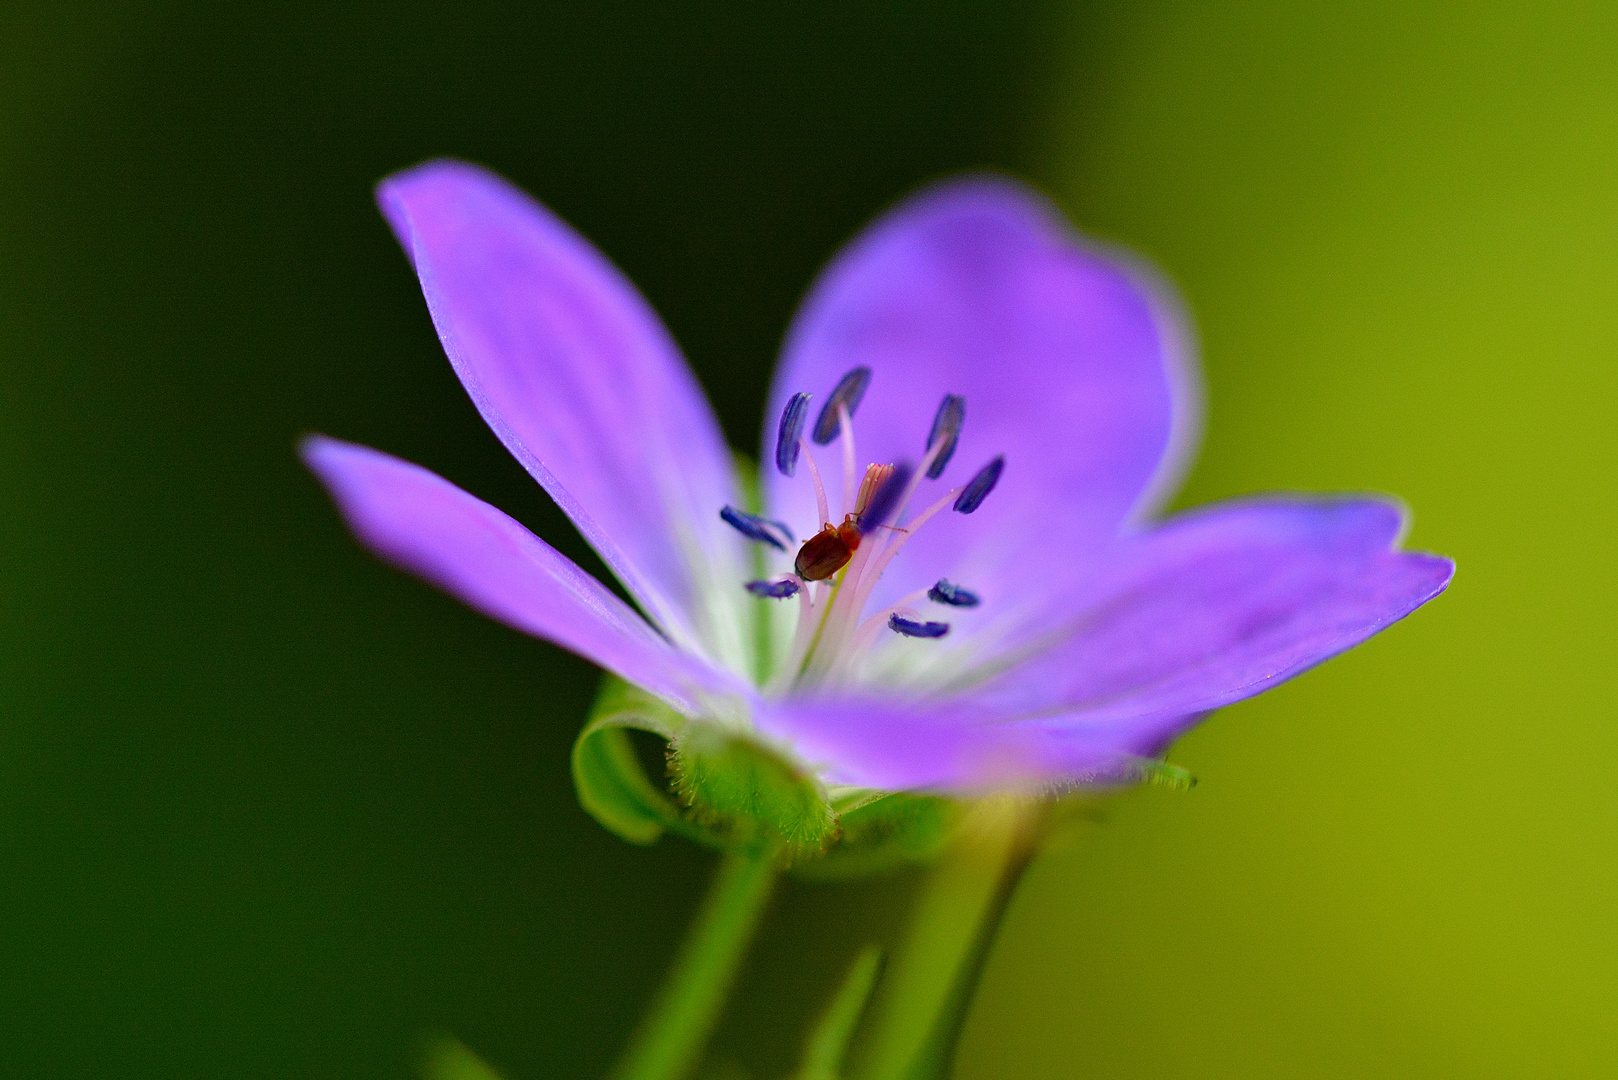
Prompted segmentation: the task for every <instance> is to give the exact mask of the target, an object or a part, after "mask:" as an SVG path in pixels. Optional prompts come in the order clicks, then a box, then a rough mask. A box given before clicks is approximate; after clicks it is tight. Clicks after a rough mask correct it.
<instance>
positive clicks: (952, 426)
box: [927, 394, 966, 480]
mask: <svg viewBox="0 0 1618 1080" xmlns="http://www.w3.org/2000/svg"><path fill="white" fill-rule="evenodd" d="M965 422H966V399H965V398H964V397H961V396H960V395H959V394H945V395H944V400H943V402H942V403H941V404H940V405H939V406H938V415H937V416H935V417H933V430H932V431H931V432H929V433H928V435H927V449H929V450H931V449H932V448H933V446H934V445H935V444H937V443H942V444H943V448H942V449H940V450H939V451H938V453H937V454H935V455H934V456H933V463H932V464H931V465H929V466H927V479H929V480H937V479H938V478H939V477H940V476H942V475H944V466H946V465H948V464H949V459H950V458H951V457H953V456H955V444H956V443H957V442H958V441H959V440H960V438H961V425H962V424H964V423H965Z"/></svg>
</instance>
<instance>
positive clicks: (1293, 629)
mask: <svg viewBox="0 0 1618 1080" xmlns="http://www.w3.org/2000/svg"><path fill="white" fill-rule="evenodd" d="M1403 531H1404V514H1403V511H1402V510H1401V508H1400V507H1399V506H1397V505H1394V504H1392V503H1388V502H1384V501H1381V500H1373V499H1335V500H1328V499H1304V498H1295V499H1269V500H1263V501H1250V502H1239V503H1233V504H1227V505H1222V506H1217V507H1213V508H1210V509H1206V510H1201V511H1196V512H1193V513H1189V514H1184V515H1181V516H1179V517H1177V518H1174V519H1172V520H1170V521H1169V522H1167V523H1166V524H1164V525H1163V526H1162V527H1160V528H1159V529H1157V530H1156V531H1154V532H1153V533H1151V534H1149V535H1147V536H1145V537H1142V538H1140V539H1139V540H1138V541H1135V542H1134V543H1132V544H1131V545H1129V550H1127V551H1126V552H1124V553H1123V554H1122V555H1121V556H1120V559H1119V562H1118V564H1117V565H1116V566H1115V567H1113V568H1111V569H1110V570H1109V571H1107V572H1106V573H1105V574H1103V575H1102V577H1101V580H1100V581H1099V582H1098V585H1097V587H1096V589H1095V590H1094V592H1093V594H1092V596H1091V598H1090V599H1089V601H1088V602H1086V603H1084V604H1083V605H1082V607H1081V608H1079V609H1078V610H1077V612H1076V614H1073V615H1071V616H1070V617H1069V619H1068V622H1067V626H1066V628H1065V630H1063V631H1062V632H1061V634H1060V636H1059V637H1058V638H1057V639H1056V640H1054V641H1051V640H1050V639H1047V642H1046V645H1047V647H1045V648H1044V649H1043V650H1042V651H1040V652H1039V653H1038V654H1037V655H1033V656H1032V657H1031V658H1030V659H1028V660H1026V661H1024V662H1022V663H1020V664H1015V665H1013V666H1010V667H1009V668H1007V670H1005V671H1004V672H1003V673H1001V674H999V675H997V676H995V677H993V678H991V679H989V680H988V681H987V682H985V683H983V684H982V685H980V686H979V687H977V688H975V689H973V690H972V691H970V693H971V694H972V695H973V696H974V697H975V698H977V699H978V700H980V701H983V702H985V703H992V704H993V706H994V707H995V708H996V709H998V710H1000V711H1002V712H1003V713H1006V714H1010V715H1025V716H1026V715H1043V716H1054V715H1060V716H1061V717H1062V719H1061V720H1060V722H1059V724H1058V726H1060V727H1062V728H1064V729H1065V730H1068V731H1070V732H1075V733H1078V732H1101V731H1104V730H1112V729H1116V728H1117V727H1118V726H1119V725H1123V726H1131V725H1134V726H1135V727H1136V729H1137V731H1138V733H1139V734H1138V736H1132V739H1134V740H1135V741H1136V742H1137V743H1139V742H1140V740H1144V741H1145V744H1150V743H1151V742H1152V740H1153V739H1156V740H1158V741H1159V742H1161V741H1162V740H1163V739H1165V738H1168V737H1170V735H1172V734H1173V733H1174V732H1175V731H1177V730H1178V729H1177V728H1176V727H1175V725H1176V724H1177V723H1181V721H1182V718H1184V717H1187V716H1189V715H1191V714H1194V713H1200V712H1203V711H1206V710H1209V709H1214V708H1217V707H1219V706H1221V705H1228V704H1230V703H1231V702H1233V701H1239V700H1241V699H1242V698H1246V697H1251V696H1253V695H1254V694H1257V693H1260V692H1262V691H1264V690H1267V689H1269V688H1270V687H1272V686H1274V685H1276V684H1277V683H1280V682H1282V681H1284V680H1286V679H1289V678H1291V677H1293V676H1294V675H1297V674H1299V673H1301V672H1303V671H1305V670H1307V669H1308V668H1310V667H1313V666H1314V665H1315V664H1318V663H1320V662H1321V661H1322V660H1325V659H1327V658H1329V657H1331V656H1334V655H1336V654H1337V653H1340V652H1342V651H1343V650H1345V649H1347V648H1350V647H1351V646H1354V645H1357V644H1359V643H1360V642H1362V641H1364V640H1365V639H1366V638H1368V637H1370V636H1371V635H1372V634H1375V633H1376V632H1377V631H1379V630H1382V629H1383V628H1385V627H1387V626H1388V625H1389V624H1391V623H1393V622H1395V621H1397V620H1399V619H1402V618H1403V617H1404V616H1406V615H1408V614H1410V612H1412V611H1414V610H1415V609H1416V608H1418V607H1420V606H1421V605H1422V604H1424V603H1426V602H1427V601H1428V600H1431V599H1432V598H1433V597H1434V596H1437V595H1438V594H1439V593H1440V592H1442V591H1443V590H1444V588H1445V587H1446V586H1447V585H1448V584H1449V580H1450V577H1451V576H1452V574H1453V573H1454V564H1453V563H1451V562H1450V561H1449V560H1448V559H1442V558H1439V557H1437V556H1433V555H1426V554H1421V553H1416V552H1400V551H1397V550H1395V546H1396V544H1397V542H1398V539H1399V537H1400V536H1401V535H1402V534H1403ZM998 662H999V663H1002V664H1003V663H1004V661H1003V659H1002V660H1001V661H998ZM972 677H973V676H972V675H967V676H966V678H972ZM979 677H981V673H979ZM1165 724H1166V725H1167V727H1164V725H1165ZM1137 752H1146V751H1144V750H1140V751H1137Z"/></svg>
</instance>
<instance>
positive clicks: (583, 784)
mask: <svg viewBox="0 0 1618 1080" xmlns="http://www.w3.org/2000/svg"><path fill="white" fill-rule="evenodd" d="M685 725H686V719H685V717H683V716H681V715H680V714H679V713H677V712H675V711H674V710H673V709H671V708H669V707H668V706H667V705H665V704H664V703H663V702H661V701H659V700H658V699H657V698H655V697H653V696H652V695H651V694H648V693H647V692H646V691H644V690H642V689H641V688H640V687H638V686H633V685H631V684H629V683H626V682H624V681H623V680H622V679H619V678H616V677H615V676H612V675H607V676H605V677H603V678H602V680H601V691H600V693H598V694H597V695H596V703H595V706H594V707H593V708H592V709H591V710H590V719H589V721H588V722H586V723H585V725H584V730H583V731H581V732H579V737H578V740H577V741H575V742H574V744H573V788H574V790H575V791H576V792H577V793H578V797H579V805H580V806H582V807H584V809H585V811H586V812H587V813H588V814H589V815H590V816H591V817H593V818H595V819H596V820H597V821H599V822H600V823H601V824H602V825H604V826H606V828H607V829H608V830H609V831H611V832H613V833H616V834H617V835H618V836H620V837H622V838H623V839H625V840H628V841H629V842H630V843H631V844H650V843H653V842H654V841H656V840H657V839H658V837H660V836H662V835H663V833H664V832H667V831H670V830H673V831H676V832H685V831H686V828H685V822H684V821H683V820H682V816H681V813H680V808H679V807H678V806H677V805H676V804H675V802H674V800H672V799H670V798H669V796H668V793H667V792H666V791H664V790H662V789H661V788H660V787H659V786H658V785H656V784H654V783H652V782H651V781H650V780H648V779H647V778H646V772H645V770H644V769H642V768H641V765H640V761H639V759H638V758H636V756H635V748H634V746H633V745H632V744H631V743H630V741H629V731H630V730H636V731H649V732H651V733H652V734H654V735H659V736H661V737H662V738H664V739H666V740H669V741H673V739H674V738H675V737H676V736H677V735H679V733H680V731H681V730H682V729H683V728H684V727H685Z"/></svg>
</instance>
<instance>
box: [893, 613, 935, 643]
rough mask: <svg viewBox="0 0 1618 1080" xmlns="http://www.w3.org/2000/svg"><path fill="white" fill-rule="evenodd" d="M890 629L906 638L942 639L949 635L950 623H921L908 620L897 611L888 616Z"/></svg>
mask: <svg viewBox="0 0 1618 1080" xmlns="http://www.w3.org/2000/svg"><path fill="white" fill-rule="evenodd" d="M888 629H889V630H892V631H893V632H894V633H896V634H903V635H904V636H905V637H919V638H941V637H943V636H944V635H945V634H947V633H949V623H944V622H919V621H917V620H915V619H907V618H905V617H904V616H903V615H900V614H899V613H898V612H897V611H896V612H894V613H893V614H892V615H889V616H888Z"/></svg>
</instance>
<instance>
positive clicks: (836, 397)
mask: <svg viewBox="0 0 1618 1080" xmlns="http://www.w3.org/2000/svg"><path fill="white" fill-rule="evenodd" d="M870 385H871V369H870V368H868V367H857V368H855V369H854V370H853V371H850V372H849V373H848V374H847V375H844V376H843V377H842V378H841V379H839V380H838V382H837V388H836V389H835V390H833V391H832V392H831V397H829V398H827V399H826V404H824V405H822V406H821V407H820V416H819V417H817V418H816V420H815V431H814V436H813V438H814V440H815V445H817V446H825V445H826V444H827V443H829V442H831V441H832V440H833V439H835V438H837V435H838V433H839V432H840V431H842V430H843V424H842V421H841V420H839V419H837V406H839V405H841V406H842V407H843V408H845V409H847V410H848V416H849V419H851V420H852V419H853V418H854V410H855V409H857V408H859V407H860V399H861V398H863V397H864V396H865V388H866V387H867V386H870Z"/></svg>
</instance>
